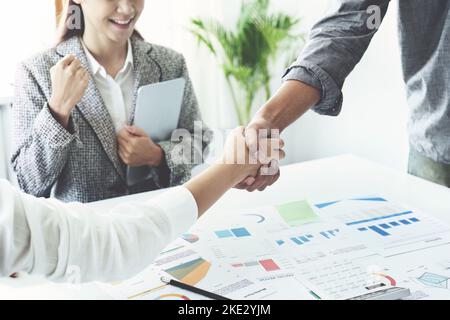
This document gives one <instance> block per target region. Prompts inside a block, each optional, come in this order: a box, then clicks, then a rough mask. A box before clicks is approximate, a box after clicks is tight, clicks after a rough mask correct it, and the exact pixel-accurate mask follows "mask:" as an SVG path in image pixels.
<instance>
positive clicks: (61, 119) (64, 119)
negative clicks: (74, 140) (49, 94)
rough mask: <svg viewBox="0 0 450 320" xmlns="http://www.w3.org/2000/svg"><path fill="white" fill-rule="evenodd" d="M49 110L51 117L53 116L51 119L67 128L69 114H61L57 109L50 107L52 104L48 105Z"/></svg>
mask: <svg viewBox="0 0 450 320" xmlns="http://www.w3.org/2000/svg"><path fill="white" fill-rule="evenodd" d="M49 110H50V113H51V115H52V116H53V118H54V119H55V120H56V121H57V122H58V123H59V124H61V126H63V127H64V128H66V129H67V128H68V127H69V120H70V113H69V114H67V113H65V112H62V111H60V110H58V109H55V108H53V107H52V104H50V103H49Z"/></svg>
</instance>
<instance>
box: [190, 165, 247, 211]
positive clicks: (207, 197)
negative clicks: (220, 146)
mask: <svg viewBox="0 0 450 320" xmlns="http://www.w3.org/2000/svg"><path fill="white" fill-rule="evenodd" d="M245 171H248V167H247V169H245V166H244V165H231V164H215V165H213V166H212V167H210V168H209V169H207V170H206V171H205V172H203V173H202V174H200V175H199V176H197V177H195V178H192V179H191V180H190V181H189V182H187V183H186V184H185V185H184V186H185V187H186V188H187V189H188V190H189V191H190V192H191V193H192V195H193V196H194V198H195V200H196V202H197V207H198V214H199V217H200V216H201V215H203V214H204V213H205V212H206V211H207V210H208V209H209V208H210V207H211V206H212V205H213V204H214V203H215V202H216V201H217V200H219V199H220V198H221V197H222V196H223V195H224V194H225V193H226V192H227V191H228V190H229V189H231V188H232V187H234V186H235V185H236V184H237V183H239V182H240V181H241V180H242V179H244V178H245V177H246V176H247V175H246V173H245Z"/></svg>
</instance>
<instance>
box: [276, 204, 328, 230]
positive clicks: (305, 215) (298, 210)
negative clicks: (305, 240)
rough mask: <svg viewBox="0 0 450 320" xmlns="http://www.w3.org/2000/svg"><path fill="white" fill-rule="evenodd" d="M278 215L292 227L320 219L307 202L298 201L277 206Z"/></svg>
mask: <svg viewBox="0 0 450 320" xmlns="http://www.w3.org/2000/svg"><path fill="white" fill-rule="evenodd" d="M277 210H278V213H279V214H280V216H281V217H282V218H283V220H284V221H285V222H286V223H287V224H288V225H290V226H291V227H298V226H301V225H304V224H308V223H312V222H316V221H318V220H319V217H318V216H317V214H316V213H315V212H314V210H313V209H312V208H311V206H310V205H309V204H308V202H307V201H297V202H291V203H286V204H283V205H279V206H277Z"/></svg>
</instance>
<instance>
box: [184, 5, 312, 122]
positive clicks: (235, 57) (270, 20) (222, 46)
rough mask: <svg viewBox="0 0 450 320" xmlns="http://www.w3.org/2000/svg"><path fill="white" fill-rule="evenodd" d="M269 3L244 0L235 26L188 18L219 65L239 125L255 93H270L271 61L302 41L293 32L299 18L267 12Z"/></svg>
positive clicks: (248, 115)
mask: <svg viewBox="0 0 450 320" xmlns="http://www.w3.org/2000/svg"><path fill="white" fill-rule="evenodd" d="M269 4H270V0H251V1H245V0H244V1H243V2H242V7H241V11H240V12H241V13H240V16H239V18H238V20H237V23H236V27H235V30H228V29H226V28H225V27H224V26H223V25H222V24H221V23H220V22H218V21H216V20H213V19H200V18H196V19H192V20H191V30H190V31H191V32H192V33H193V34H194V35H195V37H196V38H197V40H198V42H199V45H204V46H206V48H208V49H209V51H210V52H211V53H212V54H213V55H214V56H215V57H216V59H217V60H218V62H219V63H220V65H221V68H222V70H223V73H224V76H225V79H226V83H227V85H228V89H229V91H230V94H231V97H232V99H233V103H234V107H235V111H236V114H237V117H238V121H239V124H240V125H246V124H247V123H248V122H249V121H250V119H251V115H252V106H253V102H254V100H255V97H256V96H257V94H258V93H260V92H263V93H264V95H265V98H266V99H269V98H270V97H271V90H270V80H271V73H270V65H271V63H273V62H274V60H275V58H278V57H279V56H281V55H283V54H284V55H286V52H291V53H292V52H293V49H294V48H295V49H297V50H298V49H299V45H300V44H302V43H303V42H304V37H303V35H302V34H294V33H293V32H294V29H295V28H296V27H297V26H298V24H299V22H300V19H299V18H296V17H292V16H290V15H288V14H285V13H281V12H277V13H269ZM286 57H287V56H286ZM289 58H292V54H291V55H290V56H289Z"/></svg>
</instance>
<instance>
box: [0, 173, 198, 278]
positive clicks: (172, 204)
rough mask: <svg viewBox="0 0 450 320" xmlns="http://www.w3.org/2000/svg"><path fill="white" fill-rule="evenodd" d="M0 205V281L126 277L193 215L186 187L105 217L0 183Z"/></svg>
mask: <svg viewBox="0 0 450 320" xmlns="http://www.w3.org/2000/svg"><path fill="white" fill-rule="evenodd" d="M0 200H1V201H0V276H8V275H9V274H11V273H13V272H17V271H25V272H28V273H31V274H40V275H45V276H46V277H48V278H49V279H51V280H54V281H64V280H70V281H79V282H88V281H94V280H95V281H112V280H122V279H127V278H129V277H131V276H133V275H135V274H136V273H138V272H139V271H141V270H143V269H144V268H146V267H147V266H149V265H150V264H151V263H152V262H153V260H154V259H155V258H156V256H157V255H158V254H159V253H160V252H161V251H162V250H163V249H164V248H165V247H166V246H167V245H168V244H169V243H170V242H172V241H173V240H175V239H176V238H177V237H179V236H180V235H181V234H182V233H183V232H184V231H186V230H188V229H189V228H190V227H191V226H192V224H193V223H194V222H195V221H196V219H197V216H198V208H197V204H196V201H195V199H194V197H193V196H192V194H191V193H190V192H189V190H187V189H186V188H184V187H177V188H175V189H173V190H171V191H168V192H166V193H164V194H162V195H160V196H158V197H156V198H153V199H152V200H150V201H146V202H133V203H127V204H122V205H119V206H117V207H115V208H113V209H112V210H111V211H110V212H98V211H96V210H94V209H92V208H90V207H88V206H86V205H83V204H63V203H61V202H59V201H56V200H48V199H37V198H34V197H32V196H29V195H26V194H23V193H21V192H19V191H18V190H16V189H14V188H12V187H11V186H10V185H9V184H8V183H7V182H2V181H0Z"/></svg>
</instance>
